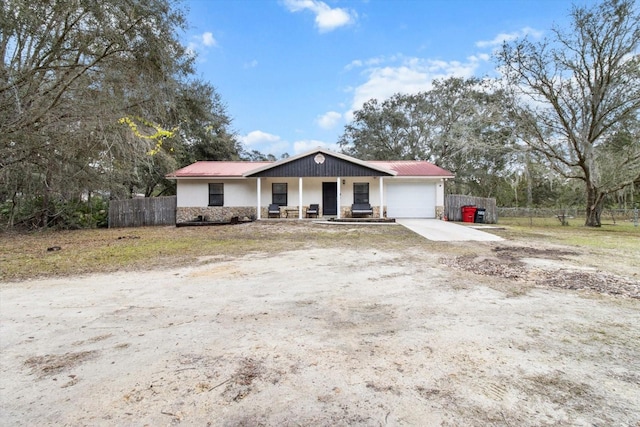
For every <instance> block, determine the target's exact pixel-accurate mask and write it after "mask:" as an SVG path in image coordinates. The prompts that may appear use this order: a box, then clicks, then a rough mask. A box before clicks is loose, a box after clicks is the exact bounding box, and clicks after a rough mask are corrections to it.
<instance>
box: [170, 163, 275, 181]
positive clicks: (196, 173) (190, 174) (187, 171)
mask: <svg viewBox="0 0 640 427" xmlns="http://www.w3.org/2000/svg"><path fill="white" fill-rule="evenodd" d="M270 164H273V162H246V161H245V162H243V161H237V162H226V161H199V162H195V163H192V164H190V165H189V166H185V167H183V168H182V169H178V170H177V171H174V172H172V173H170V174H168V175H167V178H207V177H238V178H239V177H242V176H243V175H244V174H245V173H246V172H249V171H251V170H253V169H256V168H259V167H263V166H266V165H270Z"/></svg>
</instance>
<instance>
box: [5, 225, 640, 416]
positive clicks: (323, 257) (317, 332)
mask: <svg viewBox="0 0 640 427" xmlns="http://www.w3.org/2000/svg"><path fill="white" fill-rule="evenodd" d="M248 227H251V225H249V226H248ZM421 245H422V246H416V244H409V245H407V246H406V248H402V247H401V246H400V247H397V249H394V250H390V249H389V248H390V247H391V246H383V247H377V246H376V245H373V246H362V247H356V246H348V245H340V246H338V247H330V246H326V245H323V246H322V247H313V245H309V246H307V247H304V248H299V249H297V248H294V247H292V248H291V249H290V250H289V249H287V248H286V247H285V248H284V249H282V251H281V252H278V253H273V252H270V253H266V252H251V253H248V254H245V255H240V256H228V255H226V256H225V255H214V254H212V255H210V256H203V257H200V258H199V260H198V262H197V263H195V264H192V265H189V266H176V267H175V268H173V269H170V270H153V271H135V272H120V273H115V274H103V275H86V276H78V277H71V278H56V279H47V280H32V281H22V282H5V283H1V284H0V292H1V293H0V320H1V323H0V350H1V358H0V361H1V365H0V369H1V370H0V398H1V403H2V405H1V408H0V411H1V417H0V424H2V425H7V426H9V425H11V426H15V425H24V426H33V425H69V426H82V425H139V426H143V425H149V426H160V425H178V424H181V425H201V426H204V425H212V426H239V425H246V426H297V425H312V426H334V425H350V426H351V425H366V426H370V425H371V426H380V425H421V426H425V425H427V426H488V425H495V426H546V425H549V426H551V425H554V426H556V425H567V426H569V425H571V426H596V425H597V426H630V427H639V426H640V328H639V327H638V325H640V283H639V282H638V278H637V276H633V274H624V275H620V276H616V275H614V274H613V273H611V272H603V271H600V270H599V269H597V268H595V267H594V266H593V265H590V264H589V263H585V261H584V259H583V258H581V256H580V255H581V254H580V253H578V252H576V249H575V248H562V247H561V248H559V247H541V246H540V245H537V246H536V247H531V246H527V245H526V244H522V243H514V242H500V243H478V242H473V244H472V245H473V247H471V248H470V247H469V245H471V243H464V242H458V243H455V244H453V243H452V244H451V245H453V246H455V247H457V248H459V251H458V252H460V253H462V255H460V256H451V255H443V253H442V251H441V250H438V247H439V246H437V245H433V246H432V245H430V244H429V243H428V242H426V243H424V244H422V243H421ZM465 245H467V246H465ZM285 246H286V243H285ZM417 247H420V250H417V249H416V248H417ZM440 247H444V246H440ZM629 271H633V269H632V268H629Z"/></svg>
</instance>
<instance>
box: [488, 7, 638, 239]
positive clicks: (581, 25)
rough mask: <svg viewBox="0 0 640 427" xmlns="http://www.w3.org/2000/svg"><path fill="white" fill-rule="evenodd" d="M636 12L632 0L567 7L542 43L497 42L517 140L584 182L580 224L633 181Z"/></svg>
mask: <svg viewBox="0 0 640 427" xmlns="http://www.w3.org/2000/svg"><path fill="white" fill-rule="evenodd" d="M639 17H640V15H639V14H638V10H637V9H636V4H635V2H634V1H633V0H605V1H604V2H603V3H601V4H599V5H596V6H594V7H592V8H586V7H574V8H573V9H572V11H571V26H570V28H568V29H562V28H554V29H553V31H552V35H551V37H550V38H548V39H545V40H544V41H542V42H539V43H534V42H532V41H530V40H528V39H522V40H516V41H513V42H510V43H505V44H504V46H503V48H502V50H501V52H500V53H499V55H498V59H499V61H500V65H501V67H502V70H503V71H504V73H505V76H506V78H507V79H508V80H509V82H510V84H511V88H512V89H513V90H514V92H515V94H516V96H517V97H518V100H519V102H518V104H517V105H516V111H517V115H516V118H517V124H518V131H519V132H518V133H519V134H520V135H521V137H522V140H523V141H524V142H525V143H526V144H527V145H528V146H529V148H530V149H531V150H533V151H534V152H535V153H537V154H540V155H542V156H543V157H544V158H545V159H546V161H547V162H548V164H549V165H550V166H551V167H552V168H553V169H554V170H555V171H557V172H558V173H560V174H562V175H563V176H565V177H566V178H569V179H575V180H580V181H582V182H583V183H584V188H585V198H586V208H587V211H586V219H585V225H587V226H594V227H597V226H600V225H601V222H600V215H601V212H602V209H603V203H604V200H605V197H606V196H607V195H609V194H612V193H615V192H617V191H619V190H621V189H624V188H625V187H628V186H630V185H633V182H634V181H635V182H638V180H640V135H639V134H638V132H637V129H638V122H639V120H640V117H639V110H640V55H639V53H638V52H639V49H640V18H639Z"/></svg>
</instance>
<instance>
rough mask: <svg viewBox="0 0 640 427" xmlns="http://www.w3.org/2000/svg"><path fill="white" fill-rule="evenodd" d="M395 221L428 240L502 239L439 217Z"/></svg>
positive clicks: (492, 240)
mask: <svg viewBox="0 0 640 427" xmlns="http://www.w3.org/2000/svg"><path fill="white" fill-rule="evenodd" d="M396 222H397V223H398V224H401V225H403V226H405V227H407V228H408V229H409V230H411V231H413V232H414V233H418V234H419V235H421V236H423V237H425V238H427V239H429V240H436V241H440V242H454V241H467V240H473V241H479V242H496V241H500V240H503V239H502V237H499V236H496V235H494V234H491V233H486V232H484V231H480V230H477V229H475V228H471V227H468V226H465V225H460V224H456V223H453V222H448V221H441V220H439V219H423V218H402V219H396Z"/></svg>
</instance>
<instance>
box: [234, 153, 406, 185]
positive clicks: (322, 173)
mask: <svg viewBox="0 0 640 427" xmlns="http://www.w3.org/2000/svg"><path fill="white" fill-rule="evenodd" d="M393 174H394V173H393V172H392V171H387V170H384V169H382V168H380V167H376V166H373V165H371V166H368V165H367V164H366V163H365V162H362V161H360V160H357V159H352V158H349V157H348V156H344V155H340V156H338V155H334V153H330V152H327V151H324V150H319V151H314V152H311V153H308V154H305V155H303V156H300V157H294V158H291V159H285V160H283V161H280V162H276V163H274V164H272V165H269V166H267V167H263V168H260V169H257V170H256V171H254V172H248V173H247V174H245V176H246V177H260V178H264V177H279V178H280V177H316V176H317V177H335V176H345V177H348V176H392V175H393Z"/></svg>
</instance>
